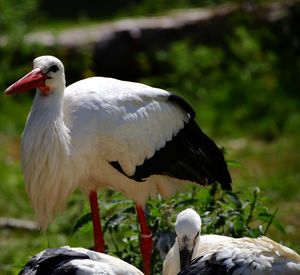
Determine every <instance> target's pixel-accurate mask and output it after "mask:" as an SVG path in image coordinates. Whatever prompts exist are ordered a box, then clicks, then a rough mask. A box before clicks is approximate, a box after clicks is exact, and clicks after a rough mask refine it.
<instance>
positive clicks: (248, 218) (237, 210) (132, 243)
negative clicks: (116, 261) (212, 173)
mask: <svg viewBox="0 0 300 275" xmlns="http://www.w3.org/2000/svg"><path fill="white" fill-rule="evenodd" d="M263 200H264V199H263V198H260V197H259V189H257V188H256V189H254V191H253V192H252V193H250V194H240V193H239V192H224V191H221V190H220V188H219V187H218V186H217V185H213V186H212V187H210V188H206V189H205V188H199V187H196V186H191V187H190V188H189V189H188V191H187V192H182V193H179V194H178V195H177V196H176V198H172V199H170V200H163V199H158V200H151V201H149V203H148V205H147V209H146V213H147V216H148V222H149V225H150V227H151V230H152V232H153V236H154V240H155V244H156V245H155V249H154V252H153V259H152V269H153V272H154V273H153V274H160V271H161V270H162V262H163V259H162V258H161V257H160V253H161V252H162V251H160V250H159V249H158V247H157V243H158V241H159V240H161V238H163V237H166V236H169V237H170V238H171V239H172V237H173V240H174V221H175V219H176V215H177V214H178V213H179V212H180V211H182V210H183V209H186V208H188V207H192V208H194V209H195V210H196V211H197V212H198V213H199V214H200V215H201V218H202V234H222V235H228V236H232V237H242V236H250V237H257V236H260V235H266V234H267V231H268V229H269V226H270V225H274V226H276V228H278V229H280V230H282V231H283V230H284V229H283V227H282V226H281V225H280V223H279V222H278V221H277V220H276V219H275V218H274V216H275V213H270V212H269V210H268V208H267V207H266V206H265V205H264V204H265V203H264V202H263ZM103 201H105V204H104V211H101V212H102V217H103V219H102V223H103V228H104V235H105V240H106V242H107V251H108V253H109V254H110V255H116V256H118V257H119V258H121V259H123V260H125V261H127V262H129V263H132V264H133V265H135V266H141V257H140V251H139V237H138V236H139V227H138V224H137V220H136V214H135V208H134V205H133V203H132V201H128V200H124V198H123V197H122V196H120V194H118V193H115V192H114V193H112V192H108V193H107V194H106V196H105V197H101V202H102V203H103ZM102 205H103V204H102ZM101 210H103V209H101ZM74 228H75V232H76V233H75V234H78V235H82V234H83V232H84V234H86V233H87V232H89V231H91V230H92V227H91V223H90V220H89V213H86V214H84V215H83V216H82V217H81V218H79V219H78V222H77V223H76V224H75V226H74ZM89 234H91V232H90V233H89ZM166 241H167V240H166ZM171 245H172V243H171V242H170V243H169V248H170V246H171ZM164 252H167V251H164Z"/></svg>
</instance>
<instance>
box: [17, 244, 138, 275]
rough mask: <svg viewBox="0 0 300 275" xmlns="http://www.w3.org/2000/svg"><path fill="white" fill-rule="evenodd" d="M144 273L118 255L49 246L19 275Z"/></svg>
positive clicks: (116, 274)
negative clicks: (117, 256)
mask: <svg viewBox="0 0 300 275" xmlns="http://www.w3.org/2000/svg"><path fill="white" fill-rule="evenodd" d="M38 274H43V275H53V274H56V275H59V274H61V275H62V274H73V275H99V274H101V275H143V273H142V272H141V271H140V270H139V269H137V268H136V267H134V266H133V265H131V264H128V263H126V262H125V261H123V260H120V259H118V258H116V257H112V256H109V255H107V254H103V253H98V252H95V251H91V250H88V249H85V248H81V247H69V246H64V247H59V248H48V249H46V250H44V251H42V252H40V253H39V254H37V255H35V256H34V257H32V258H31V259H30V261H29V262H28V263H27V264H26V265H25V266H24V268H23V269H22V270H21V271H20V273H19V275H38Z"/></svg>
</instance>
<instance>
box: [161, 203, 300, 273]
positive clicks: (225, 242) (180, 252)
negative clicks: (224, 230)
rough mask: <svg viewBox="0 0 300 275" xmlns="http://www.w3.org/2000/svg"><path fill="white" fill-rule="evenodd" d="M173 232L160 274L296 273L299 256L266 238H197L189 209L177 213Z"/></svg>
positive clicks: (198, 226)
mask: <svg viewBox="0 0 300 275" xmlns="http://www.w3.org/2000/svg"><path fill="white" fill-rule="evenodd" d="M175 231H176V234H177V238H176V241H175V244H174V246H173V247H172V248H171V250H170V251H169V253H168V255H167V257H166V259H165V261H164V265H163V275H175V274H178V272H179V271H180V270H181V272H180V273H179V274H180V275H196V274H204V275H213V274H214V275H218V274H234V275H238V274H243V275H248V274H249V275H250V274H252V275H263V274H264V275H268V274H300V256H299V255H298V254H297V253H296V252H295V251H293V250H291V249H290V248H288V247H285V246H283V245H280V244H278V243H276V242H274V241H272V240H271V239H269V238H267V237H259V238H247V237H244V238H231V237H226V236H221V235H200V232H201V219H200V216H199V215H198V214H197V212H195V211H194V210H193V209H190V208H189V209H186V210H184V211H182V212H181V213H179V214H178V216H177V220H176V225H175ZM192 260H193V261H192ZM190 262H192V263H190Z"/></svg>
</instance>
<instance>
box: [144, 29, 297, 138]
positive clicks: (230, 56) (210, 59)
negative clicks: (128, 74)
mask: <svg viewBox="0 0 300 275" xmlns="http://www.w3.org/2000/svg"><path fill="white" fill-rule="evenodd" d="M262 33H264V32H263V31H262V32H261V33H256V32H255V31H252V30H250V29H249V28H247V27H245V26H243V27H242V26H239V27H236V28H235V29H234V31H233V34H231V35H230V36H229V35H228V38H227V39H226V40H225V41H224V43H225V44H222V45H220V44H218V45H210V46H206V45H199V44H195V43H194V42H192V41H180V42H175V43H174V44H172V45H171V46H170V47H169V48H168V49H166V50H161V51H159V52H158V53H157V55H156V62H157V63H155V62H153V60H152V61H149V63H150V69H149V66H148V70H151V66H155V67H160V70H161V71H162V72H161V74H160V75H156V76H154V77H151V78H146V79H145V81H147V82H149V83H150V84H152V85H156V86H158V85H159V86H160V87H165V88H167V89H169V90H171V91H176V92H177V93H180V94H183V95H184V96H185V97H189V99H190V101H191V102H192V103H193V106H199V109H197V114H198V115H199V118H200V119H201V121H203V123H204V125H205V126H207V127H208V128H210V129H212V130H213V131H215V132H216V133H222V134H223V135H224V134H225V135H230V133H232V132H235V133H236V132H245V131H247V130H248V129H251V134H252V135H255V136H258V137H261V138H264V139H266V140H272V139H274V138H276V137H278V135H279V134H281V132H282V131H284V130H286V129H287V127H288V126H287V125H288V123H287V122H288V121H290V120H292V119H295V118H296V117H298V115H297V114H299V107H300V106H299V100H298V101H295V93H294V92H295V91H296V90H297V87H298V85H299V80H298V78H297V77H295V78H294V79H293V82H290V83H286V80H285V79H283V77H282V76H281V75H282V74H281V70H282V66H283V65H281V66H280V65H279V64H280V63H281V61H282V60H281V59H282V58H283V56H281V55H279V54H278V53H277V52H276V51H275V50H274V49H265V48H264V43H265V42H266V41H265V40H266V39H263V38H262V36H263V34H262ZM269 35H271V34H270V33H269ZM271 36H272V35H271ZM269 39H271V38H269ZM141 60H142V61H143V62H144V63H145V62H146V63H147V61H145V57H143V58H141ZM295 62H297V61H295ZM285 66H286V65H285ZM285 70H286V71H289V72H290V74H289V75H293V74H294V71H293V70H292V69H289V68H288V67H287V66H286V68H285ZM298 72H299V70H298ZM286 74H287V73H286ZM283 83H285V85H283ZM287 87H289V89H290V90H291V91H292V92H291V94H292V96H291V95H289V94H287V91H286V89H287ZM203 123H202V125H203ZM298 123H299V120H298Z"/></svg>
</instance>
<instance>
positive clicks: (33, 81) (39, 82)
mask: <svg viewBox="0 0 300 275" xmlns="http://www.w3.org/2000/svg"><path fill="white" fill-rule="evenodd" d="M46 78H47V76H46V75H45V74H43V73H42V70H41V69H39V68H36V69H33V70H32V71H31V72H29V73H28V74H26V75H25V76H23V77H22V78H21V79H20V80H18V81H17V82H15V83H14V84H12V85H11V86H9V87H8V88H7V89H6V91H5V95H12V94H17V93H22V92H26V91H28V90H31V89H33V88H37V87H40V86H45V80H46Z"/></svg>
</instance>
